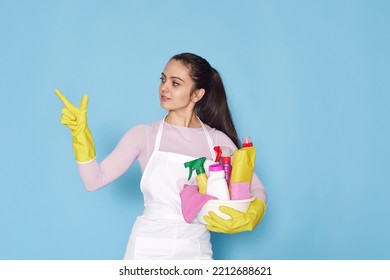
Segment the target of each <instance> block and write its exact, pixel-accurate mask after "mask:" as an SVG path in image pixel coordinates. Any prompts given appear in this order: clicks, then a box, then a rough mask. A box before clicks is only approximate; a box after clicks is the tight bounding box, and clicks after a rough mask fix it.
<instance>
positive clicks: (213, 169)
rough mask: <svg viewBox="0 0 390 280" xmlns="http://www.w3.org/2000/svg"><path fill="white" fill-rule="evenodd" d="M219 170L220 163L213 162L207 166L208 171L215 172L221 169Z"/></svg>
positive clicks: (220, 167)
mask: <svg viewBox="0 0 390 280" xmlns="http://www.w3.org/2000/svg"><path fill="white" fill-rule="evenodd" d="M221 170H223V167H222V165H220V164H213V165H210V166H209V171H212V172H213V171H214V172H215V171H221Z"/></svg>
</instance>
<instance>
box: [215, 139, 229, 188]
mask: <svg viewBox="0 0 390 280" xmlns="http://www.w3.org/2000/svg"><path fill="white" fill-rule="evenodd" d="M214 151H216V152H217V157H216V159H215V162H219V160H220V158H222V167H223V170H224V171H225V178H226V182H227V184H228V185H229V184H230V176H231V174H232V165H231V163H230V162H231V160H230V157H231V156H232V155H233V152H232V150H231V149H230V148H229V147H224V146H216V147H214Z"/></svg>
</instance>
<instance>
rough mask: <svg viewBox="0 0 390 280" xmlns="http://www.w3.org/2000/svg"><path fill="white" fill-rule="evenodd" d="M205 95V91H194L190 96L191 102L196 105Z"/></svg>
mask: <svg viewBox="0 0 390 280" xmlns="http://www.w3.org/2000/svg"><path fill="white" fill-rule="evenodd" d="M205 93H206V91H205V90H204V89H203V88H201V89H197V90H195V91H194V92H193V93H192V95H191V100H192V102H194V103H196V102H198V101H199V100H201V99H202V97H203V95H204V94H205Z"/></svg>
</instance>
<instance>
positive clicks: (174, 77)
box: [161, 72, 185, 83]
mask: <svg viewBox="0 0 390 280" xmlns="http://www.w3.org/2000/svg"><path fill="white" fill-rule="evenodd" d="M161 75H163V76H164V77H167V75H165V74H164V72H162V73H161ZM170 78H171V79H179V80H180V81H182V82H183V83H184V82H185V81H184V80H183V79H182V78H180V77H176V76H172V77H170Z"/></svg>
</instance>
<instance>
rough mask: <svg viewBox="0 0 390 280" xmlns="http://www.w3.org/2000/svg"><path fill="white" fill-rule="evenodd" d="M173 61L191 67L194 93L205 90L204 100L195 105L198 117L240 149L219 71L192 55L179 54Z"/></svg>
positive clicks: (202, 59)
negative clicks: (223, 134)
mask: <svg viewBox="0 0 390 280" xmlns="http://www.w3.org/2000/svg"><path fill="white" fill-rule="evenodd" d="M172 59H174V60H177V61H180V62H182V63H183V64H184V65H186V66H188V67H189V69H190V76H191V78H192V80H193V81H194V88H193V89H192V91H193V92H194V91H195V90H198V89H202V88H203V89H204V90H205V94H204V96H203V98H202V99H201V100H200V101H198V102H197V103H196V105H195V112H196V114H197V116H198V117H199V118H200V119H201V120H202V122H204V123H205V124H207V125H209V126H210V127H213V128H215V129H218V130H220V131H222V132H223V133H225V134H226V135H227V136H228V137H229V138H230V139H231V140H232V141H233V143H234V144H235V145H236V146H237V147H239V146H240V142H239V139H238V135H237V131H236V128H235V126H234V123H233V119H232V116H231V113H230V110H229V106H228V102H227V97H226V91H225V87H224V85H223V82H222V78H221V76H220V75H219V73H218V71H217V70H215V69H214V68H213V67H211V65H210V63H208V61H207V60H205V59H204V58H202V57H200V56H198V55H195V54H192V53H181V54H177V55H175V56H173V57H172V58H171V60H172Z"/></svg>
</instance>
